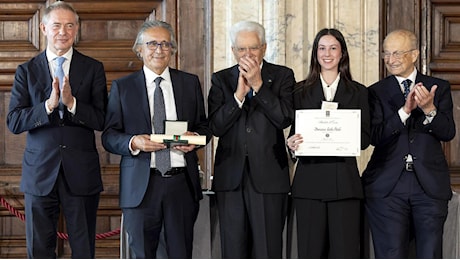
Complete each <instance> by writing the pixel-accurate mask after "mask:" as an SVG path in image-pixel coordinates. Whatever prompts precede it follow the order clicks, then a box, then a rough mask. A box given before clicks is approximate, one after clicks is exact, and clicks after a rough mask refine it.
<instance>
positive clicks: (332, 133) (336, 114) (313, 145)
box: [295, 109, 361, 156]
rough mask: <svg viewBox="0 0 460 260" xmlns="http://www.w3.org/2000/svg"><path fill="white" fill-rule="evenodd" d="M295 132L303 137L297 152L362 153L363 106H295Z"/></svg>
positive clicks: (324, 153)
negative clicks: (324, 107)
mask: <svg viewBox="0 0 460 260" xmlns="http://www.w3.org/2000/svg"><path fill="white" fill-rule="evenodd" d="M295 133H296V134H301V135H302V137H303V143H301V144H299V147H298V148H297V150H296V151H295V155H296V156H359V154H360V151H361V110H359V109H356V110H355V109H339V110H321V109H304V110H296V115H295Z"/></svg>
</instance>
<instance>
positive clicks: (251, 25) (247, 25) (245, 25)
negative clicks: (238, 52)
mask: <svg viewBox="0 0 460 260" xmlns="http://www.w3.org/2000/svg"><path fill="white" fill-rule="evenodd" d="M243 31H246V32H255V33H257V35H258V36H259V40H260V43H261V44H265V43H266V41H265V29H264V27H263V26H262V25H261V24H260V23H256V22H253V21H240V22H237V23H236V24H234V25H233V26H232V28H230V40H231V41H232V47H236V46H235V43H236V37H237V36H238V33H240V32H243Z"/></svg>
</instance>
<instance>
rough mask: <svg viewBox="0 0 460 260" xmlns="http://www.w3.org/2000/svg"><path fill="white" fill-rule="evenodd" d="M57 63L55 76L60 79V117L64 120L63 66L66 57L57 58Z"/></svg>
mask: <svg viewBox="0 0 460 260" xmlns="http://www.w3.org/2000/svg"><path fill="white" fill-rule="evenodd" d="M54 60H55V61H56V70H55V71H54V76H55V77H57V78H58V79H59V90H61V93H60V94H59V117H60V118H61V119H62V118H63V117H64V104H63V103H62V86H63V83H64V70H63V69H62V64H63V63H64V61H65V58H64V57H57V58H55V59H54Z"/></svg>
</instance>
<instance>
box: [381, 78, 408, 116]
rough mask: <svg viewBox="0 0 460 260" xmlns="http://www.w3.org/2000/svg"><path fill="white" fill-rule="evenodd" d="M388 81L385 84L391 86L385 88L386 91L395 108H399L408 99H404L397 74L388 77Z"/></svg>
mask: <svg viewBox="0 0 460 260" xmlns="http://www.w3.org/2000/svg"><path fill="white" fill-rule="evenodd" d="M387 80H388V82H386V83H384V84H385V86H389V87H387V88H385V92H386V93H387V95H388V99H389V100H388V101H389V103H390V104H391V105H392V106H393V107H394V109H395V110H398V109H399V108H401V107H402V106H404V103H405V102H406V100H405V99H404V95H403V93H402V91H401V88H400V87H399V82H398V80H397V79H396V77H395V76H390V77H388V78H387Z"/></svg>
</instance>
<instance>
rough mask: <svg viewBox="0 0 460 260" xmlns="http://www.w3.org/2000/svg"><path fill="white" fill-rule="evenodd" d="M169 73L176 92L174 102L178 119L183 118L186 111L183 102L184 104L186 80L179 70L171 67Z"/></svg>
mask: <svg viewBox="0 0 460 260" xmlns="http://www.w3.org/2000/svg"><path fill="white" fill-rule="evenodd" d="M169 74H170V75H171V82H172V88H173V92H174V103H175V104H176V114H177V120H181V118H184V111H183V106H182V104H184V102H183V99H184V91H182V90H183V88H184V82H183V81H182V78H181V77H179V75H178V72H177V70H175V69H172V68H169Z"/></svg>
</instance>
